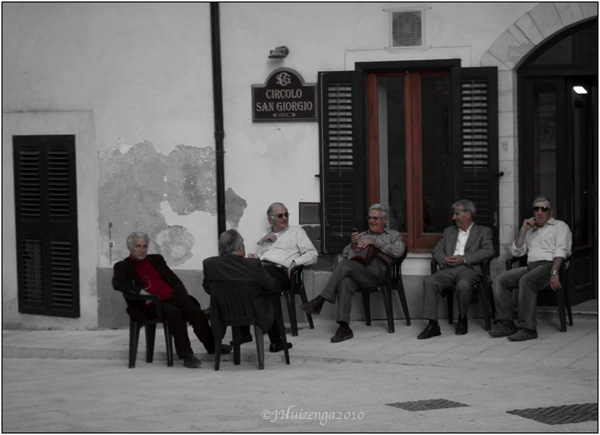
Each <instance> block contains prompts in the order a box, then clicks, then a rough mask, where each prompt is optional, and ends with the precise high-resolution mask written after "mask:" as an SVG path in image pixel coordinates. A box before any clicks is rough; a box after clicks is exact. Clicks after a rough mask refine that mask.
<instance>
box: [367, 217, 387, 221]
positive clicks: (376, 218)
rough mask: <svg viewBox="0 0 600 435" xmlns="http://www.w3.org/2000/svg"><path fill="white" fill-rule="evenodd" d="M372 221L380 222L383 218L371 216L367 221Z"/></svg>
mask: <svg viewBox="0 0 600 435" xmlns="http://www.w3.org/2000/svg"><path fill="white" fill-rule="evenodd" d="M371 219H375V220H376V221H378V220H379V219H383V218H382V217H379V216H369V217H367V221H370V220H371Z"/></svg>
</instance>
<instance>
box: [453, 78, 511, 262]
mask: <svg viewBox="0 0 600 435" xmlns="http://www.w3.org/2000/svg"><path fill="white" fill-rule="evenodd" d="M452 77H453V92H452V98H453V168H454V169H453V171H454V192H456V193H455V199H461V198H464V199H470V200H471V201H473V202H474V203H475V206H476V208H477V214H476V219H475V220H476V222H477V223H478V224H481V225H485V226H487V227H490V228H492V230H493V232H494V247H495V249H496V255H498V253H499V227H500V225H499V194H498V177H499V174H498V70H497V68H496V67H485V68H454V69H453V70H452Z"/></svg>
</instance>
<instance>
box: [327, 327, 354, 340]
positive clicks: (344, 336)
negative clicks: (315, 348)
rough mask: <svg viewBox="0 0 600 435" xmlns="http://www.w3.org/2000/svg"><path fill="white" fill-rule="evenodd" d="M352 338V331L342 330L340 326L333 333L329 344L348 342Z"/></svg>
mask: <svg viewBox="0 0 600 435" xmlns="http://www.w3.org/2000/svg"><path fill="white" fill-rule="evenodd" d="M352 337H354V333H353V332H352V329H350V328H344V327H343V326H340V327H339V328H338V330H337V331H336V332H335V335H334V336H333V337H331V342H332V343H339V342H340V341H344V340H350V339H351V338H352Z"/></svg>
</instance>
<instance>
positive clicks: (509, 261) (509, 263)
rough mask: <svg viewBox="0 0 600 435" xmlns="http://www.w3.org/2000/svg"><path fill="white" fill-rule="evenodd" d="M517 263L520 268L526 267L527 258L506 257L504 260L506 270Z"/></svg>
mask: <svg viewBox="0 0 600 435" xmlns="http://www.w3.org/2000/svg"><path fill="white" fill-rule="evenodd" d="M516 262H519V263H520V264H521V266H526V265H527V256H524V257H508V258H507V259H506V263H505V267H506V270H510V269H512V268H513V264H514V263H516Z"/></svg>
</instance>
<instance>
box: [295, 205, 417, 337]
mask: <svg viewBox="0 0 600 435" xmlns="http://www.w3.org/2000/svg"><path fill="white" fill-rule="evenodd" d="M388 219H389V217H388V209H387V207H385V206H383V205H381V204H373V205H372V206H371V207H369V214H368V218H367V222H368V225H369V229H368V230H367V231H363V232H358V231H357V230H356V231H354V232H353V233H352V235H351V244H349V245H347V246H346V247H345V248H344V251H343V253H342V255H343V257H344V259H343V260H342V261H340V262H339V263H338V264H337V265H336V266H335V269H333V272H332V273H331V275H330V277H329V279H328V280H327V283H326V284H325V288H324V289H323V291H322V292H321V294H320V295H319V296H317V297H316V298H314V299H312V300H311V301H309V302H307V303H304V304H302V305H300V308H301V309H302V311H304V312H306V313H308V314H319V313H320V312H321V309H322V308H323V305H324V304H325V302H326V301H327V302H330V303H332V304H333V303H335V302H336V300H337V314H336V321H337V323H338V325H339V327H338V329H337V331H336V333H335V335H334V336H333V337H331V342H332V343H339V342H341V341H344V340H349V339H351V338H352V337H354V333H353V332H352V330H351V329H350V325H349V324H350V311H351V309H352V295H353V294H354V293H355V292H356V290H357V289H358V288H365V287H376V286H379V285H382V284H384V283H385V271H386V266H387V262H388V261H389V259H390V258H398V257H401V256H402V254H404V249H406V247H405V246H404V243H403V242H402V236H401V235H400V233H399V232H398V231H396V230H391V229H389V228H388V227H387V223H388ZM352 243H355V244H357V245H358V247H359V248H366V247H368V246H369V245H372V246H375V247H376V248H377V251H378V252H377V255H376V256H375V258H374V259H373V260H371V261H370V262H369V263H367V264H364V263H361V262H358V261H354V260H352V259H351V252H352V249H351V245H352Z"/></svg>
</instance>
